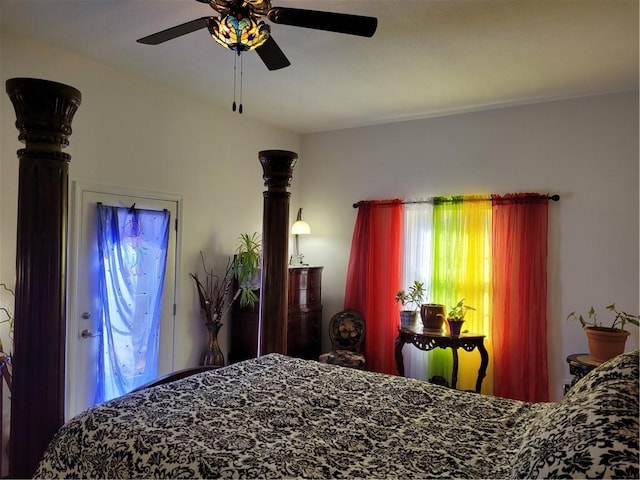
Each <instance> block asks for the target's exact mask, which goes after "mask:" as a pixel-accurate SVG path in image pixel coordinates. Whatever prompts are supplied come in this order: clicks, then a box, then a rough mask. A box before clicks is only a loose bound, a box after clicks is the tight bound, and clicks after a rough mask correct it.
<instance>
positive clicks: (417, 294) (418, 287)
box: [394, 280, 425, 310]
mask: <svg viewBox="0 0 640 480" xmlns="http://www.w3.org/2000/svg"><path fill="white" fill-rule="evenodd" d="M424 297H425V291H424V283H422V282H419V281H418V280H414V281H413V284H412V285H411V286H410V287H409V291H405V290H402V289H401V290H398V293H396V296H395V299H394V300H395V301H396V303H398V302H399V303H400V304H401V305H402V308H403V309H405V308H404V307H406V306H409V305H413V306H414V308H413V310H417V309H418V307H419V306H420V305H421V304H422V303H423V302H424ZM405 310H409V309H405Z"/></svg>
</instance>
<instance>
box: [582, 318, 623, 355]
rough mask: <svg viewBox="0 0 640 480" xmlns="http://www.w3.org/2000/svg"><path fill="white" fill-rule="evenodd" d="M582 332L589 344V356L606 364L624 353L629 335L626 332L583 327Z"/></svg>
mask: <svg viewBox="0 0 640 480" xmlns="http://www.w3.org/2000/svg"><path fill="white" fill-rule="evenodd" d="M584 332H585V333H586V335H587V342H588V343H589V354H590V355H591V356H592V357H593V358H595V359H596V360H598V361H599V362H606V361H607V360H609V359H611V358H613V357H615V356H617V355H620V354H621V353H622V352H624V345H625V343H626V342H627V337H628V336H629V335H630V334H629V332H628V331H626V330H619V329H612V328H605V327H585V328H584Z"/></svg>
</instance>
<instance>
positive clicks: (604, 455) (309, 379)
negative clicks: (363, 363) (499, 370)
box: [35, 352, 639, 478]
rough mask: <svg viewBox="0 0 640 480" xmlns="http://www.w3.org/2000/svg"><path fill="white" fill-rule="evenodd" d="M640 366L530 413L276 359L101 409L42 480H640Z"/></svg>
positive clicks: (63, 433)
mask: <svg viewBox="0 0 640 480" xmlns="http://www.w3.org/2000/svg"><path fill="white" fill-rule="evenodd" d="M638 435H639V432H638V352H634V353H630V354H625V355H622V356H620V357H618V358H616V359H614V360H612V361H610V362H608V363H607V364H605V365H603V366H602V367H600V368H599V369H596V370H594V371H592V372H591V373H590V374H589V375H587V376H586V377H585V378H583V379H582V380H581V381H580V382H579V383H577V384H576V385H575V386H574V388H573V389H572V391H571V392H570V393H569V394H568V395H567V396H566V397H565V398H564V399H563V401H562V402H560V403H557V404H553V403H549V404H531V403H525V402H519V401H514V400H507V399H502V398H498V397H491V396H483V395H477V394H474V393H467V392H459V391H455V390H450V389H447V388H445V387H441V386H438V385H432V384H428V383H425V382H421V381H418V380H412V379H406V378H402V377H394V376H387V375H380V374H374V373H369V372H362V371H359V370H353V369H347V368H343V367H338V366H334V365H325V364H320V363H317V362H314V361H305V360H299V359H293V358H289V357H285V356H282V355H278V354H270V355H266V356H263V357H261V358H259V359H254V360H249V361H245V362H241V363H238V364H235V365H231V366H228V367H226V368H223V369H220V370H217V371H209V372H205V373H200V374H197V375H194V376H192V377H189V378H186V379H183V380H179V381H177V382H174V383H171V384H167V385H162V386H158V387H153V388H150V389H147V390H142V391H139V392H136V393H132V394H129V395H127V396H125V397H122V398H119V399H116V400H113V401H110V402H107V403H104V404H102V405H99V406H96V407H94V408H92V409H90V410H88V411H87V412H85V413H83V414H80V415H79V416H77V417H75V418H74V419H72V420H71V421H70V422H68V423H67V424H66V425H64V426H63V427H62V428H61V430H60V431H59V432H58V434H57V435H56V437H55V438H54V440H53V441H52V442H51V444H50V445H49V448H48V449H47V451H46V453H45V455H44V458H43V460H42V461H41V463H40V465H39V467H38V470H37V472H36V474H35V476H36V477H38V478H50V477H57V478H212V477H226V478H230V477H234V478H285V477H286V478H452V477H455V478H532V477H546V478H548V477H590V476H599V477H629V478H637V477H638V474H639V472H638V452H639V447H638Z"/></svg>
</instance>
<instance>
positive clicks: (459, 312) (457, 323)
mask: <svg viewBox="0 0 640 480" xmlns="http://www.w3.org/2000/svg"><path fill="white" fill-rule="evenodd" d="M469 310H475V308H473V307H471V306H469V305H465V304H464V298H462V299H460V301H459V302H458V303H456V304H455V306H454V307H452V308H451V310H450V311H449V314H448V315H447V323H448V324H449V333H450V334H451V335H453V336H458V335H460V332H461V331H462V324H463V323H464V317H465V315H466V314H467V312H468V311H469Z"/></svg>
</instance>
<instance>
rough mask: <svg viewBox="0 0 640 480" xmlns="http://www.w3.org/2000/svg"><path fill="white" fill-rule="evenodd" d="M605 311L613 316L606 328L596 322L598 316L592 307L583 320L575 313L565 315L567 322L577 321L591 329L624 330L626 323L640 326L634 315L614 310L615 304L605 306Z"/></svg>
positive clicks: (637, 318)
mask: <svg viewBox="0 0 640 480" xmlns="http://www.w3.org/2000/svg"><path fill="white" fill-rule="evenodd" d="M605 308H606V309H607V310H609V311H610V312H612V313H613V314H614V316H613V320H612V321H611V324H610V325H609V326H608V327H606V326H603V325H602V322H599V321H598V314H597V313H596V311H595V309H594V308H593V306H591V307H589V311H587V317H586V318H585V317H584V316H583V315H582V314H577V313H576V312H571V313H570V314H569V315H567V320H577V321H578V322H580V325H582V327H583V328H584V327H591V328H601V329H606V330H624V326H625V325H626V324H627V323H630V324H631V325H635V326H636V327H638V326H640V322H639V317H638V315H634V314H631V313H627V312H624V311H622V310H618V309H617V308H616V304H615V303H612V304H611V305H607V306H606V307H605Z"/></svg>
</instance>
